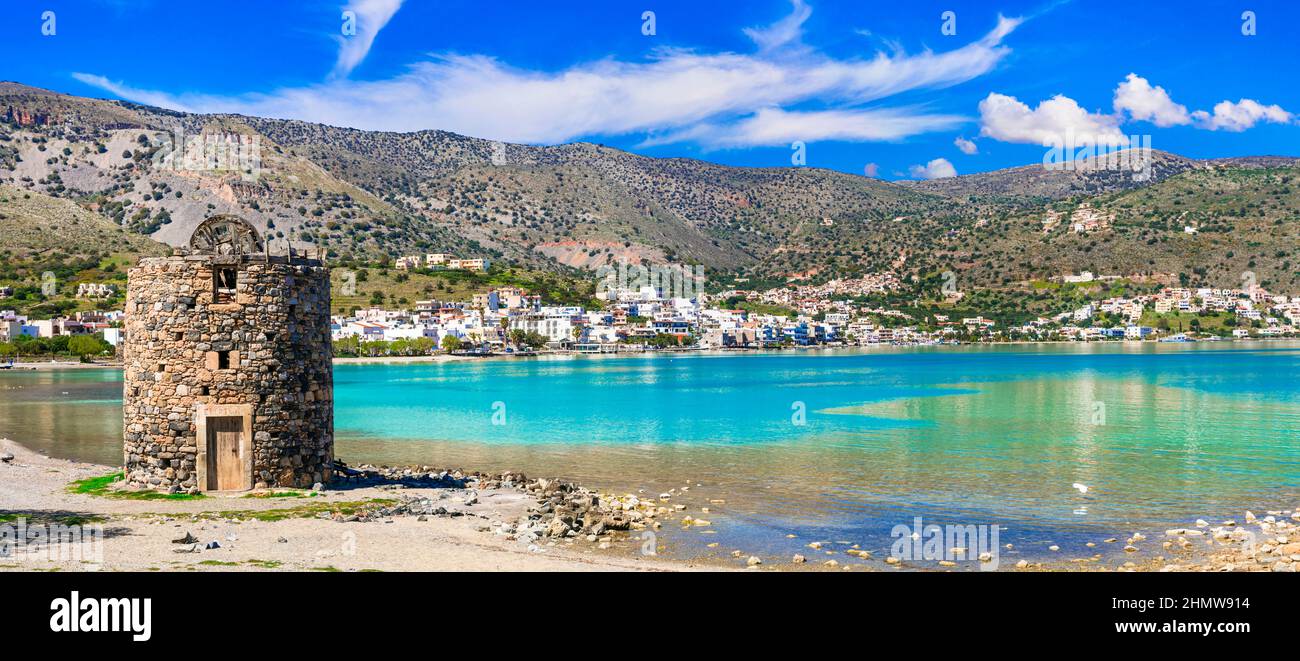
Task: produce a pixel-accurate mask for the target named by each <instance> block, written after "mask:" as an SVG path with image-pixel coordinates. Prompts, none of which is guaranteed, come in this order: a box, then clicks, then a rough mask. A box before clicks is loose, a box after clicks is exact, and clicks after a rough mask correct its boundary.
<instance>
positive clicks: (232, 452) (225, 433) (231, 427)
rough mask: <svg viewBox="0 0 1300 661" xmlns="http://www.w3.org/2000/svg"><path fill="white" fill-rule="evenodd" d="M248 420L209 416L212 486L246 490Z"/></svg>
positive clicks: (209, 485) (209, 463) (218, 488)
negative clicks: (242, 450) (244, 454)
mask: <svg viewBox="0 0 1300 661" xmlns="http://www.w3.org/2000/svg"><path fill="white" fill-rule="evenodd" d="M243 443H244V421H243V419H242V418H239V417H234V416H222V417H214V418H208V488H209V489H213V490H216V491H228V490H232V489H244V488H247V485H246V484H245V481H244V461H243V457H241V456H240V452H239V450H240V448H241V447H242V446H243Z"/></svg>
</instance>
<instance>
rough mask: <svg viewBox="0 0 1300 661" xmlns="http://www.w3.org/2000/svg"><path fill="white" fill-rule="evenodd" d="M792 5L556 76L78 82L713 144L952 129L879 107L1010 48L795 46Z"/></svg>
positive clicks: (458, 69) (460, 72)
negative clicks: (718, 48)
mask: <svg viewBox="0 0 1300 661" xmlns="http://www.w3.org/2000/svg"><path fill="white" fill-rule="evenodd" d="M375 1H376V2H378V0H375ZM360 4H362V3H361V2H358V3H357V5H360ZM388 4H389V5H392V4H395V3H392V2H390V3H388ZM792 4H793V10H792V12H791V14H790V15H788V16H786V17H784V18H783V19H781V20H779V21H777V22H776V23H774V24H772V25H771V26H768V27H766V28H750V29H749V30H747V34H749V35H750V37H751V38H752V39H753V40H754V41H755V43H756V44H758V46H759V48H758V50H757V52H755V53H732V52H719V53H704V52H699V51H695V50H684V49H665V50H659V51H656V52H655V54H654V55H653V57H652V58H651V59H649V60H648V61H641V62H625V61H619V60H615V59H605V60H600V61H596V62H588V63H582V64H577V65H574V66H571V67H569V68H567V69H563V70H560V71H538V70H530V69H521V68H517V67H513V66H511V65H509V64H507V63H504V62H502V61H500V60H498V59H496V58H494V57H491V56H488V55H438V56H433V57H431V58H430V59H428V60H426V61H422V62H418V63H415V64H413V65H411V66H410V67H409V68H408V69H407V71H405V72H403V73H402V74H400V75H398V76H395V77H393V78H390V79H386V80H372V81H357V80H340V79H330V80H327V81H324V82H322V83H319V84H316V85H311V86H306V87H297V88H285V89H279V90H274V91H270V92H264V93H250V94H245V95H239V96H213V95H202V94H182V95H169V94H166V93H163V92H157V91H149V90H140V89H136V88H133V87H131V86H129V85H127V84H124V83H120V82H111V81H108V80H107V79H105V78H104V77H103V76H100V75H93V74H79V75H78V80H81V81H83V82H86V83H88V84H92V85H96V86H98V87H100V88H102V89H105V90H108V91H109V92H112V93H113V94H115V95H118V96H121V97H123V98H127V99H130V100H134V101H140V102H142V103H150V104H152V105H157V106H161V107H165V108H174V109H181V110H189V111H197V112H232V113H243V114H249V115H258V116H264V117H278V118H289V119H301V120H306V121H313V122H320V123H324V124H331V125H337V126H349V127H355V128H361V129H373V130H392V131H411V130H419V129H429V128H439V129H445V130H449V131H455V132H458V133H463V134H467V135H472V136H476V137H483V138H490V139H495V140H504V141H511V142H525V143H541V144H550V143H557V142H564V141H569V140H573V139H579V138H584V137H591V136H620V135H629V134H630V135H637V134H641V135H644V136H646V138H647V140H648V141H650V142H655V143H664V142H671V141H685V140H692V141H699V142H701V143H702V144H706V145H711V146H715V147H720V146H731V147H743V146H753V145H767V144H775V143H779V142H787V143H788V142H789V141H790V140H793V139H801V140H819V139H840V140H857V141H868V140H893V139H898V138H903V137H907V136H909V135H915V134H918V133H922V132H926V131H934V130H943V129H946V128H950V127H952V126H954V125H955V124H956V123H957V122H959V121H960V118H958V117H955V116H952V115H941V114H929V113H926V112H925V111H924V110H920V109H918V108H917V107H916V106H908V107H894V108H888V107H880V106H881V105H882V104H886V103H887V102H888V100H889V98H890V97H893V96H895V95H898V94H901V93H903V92H908V91H913V90H924V89H940V88H944V87H948V86H952V85H956V84H959V83H962V82H966V81H969V80H972V79H974V78H977V77H979V76H981V75H983V74H985V73H987V72H989V71H991V70H992V69H993V68H994V67H995V66H997V64H998V63H999V62H1000V61H1002V60H1003V58H1005V57H1006V55H1007V54H1008V53H1009V52H1010V49H1009V48H1008V47H1007V46H1005V45H1004V44H1003V40H1004V39H1005V38H1006V36H1007V35H1009V34H1010V33H1011V32H1012V31H1014V30H1015V29H1016V27H1017V26H1018V25H1019V24H1020V19H1016V18H1006V17H1001V16H1000V17H998V21H997V24H996V26H995V27H994V28H993V29H992V30H991V31H990V32H988V33H987V34H985V35H983V36H982V37H980V38H979V39H977V40H976V41H973V42H970V43H967V44H966V45H964V46H961V47H958V48H955V49H953V50H949V51H945V52H933V51H930V50H925V51H921V52H919V53H915V54H908V53H905V52H902V51H901V50H895V51H893V52H890V53H884V52H878V53H876V54H875V55H874V56H872V57H868V58H832V57H829V56H827V55H824V54H822V53H819V52H817V51H815V50H813V49H810V48H808V47H807V46H805V45H803V43H802V37H801V34H802V25H803V23H804V21H806V20H807V18H808V15H809V13H810V12H811V9H810V8H809V7H808V6H807V5H806V4H805V3H804V2H803V0H795V1H794V2H793V3H792ZM394 11H395V9H394ZM389 16H391V14H389ZM376 31H377V29H376ZM360 36H361V35H360V30H359V32H358V37H360ZM371 40H372V41H373V36H372V37H371ZM366 48H367V49H368V46H367V47H366ZM359 52H360V55H361V57H364V51H359ZM346 61H347V62H351V61H353V58H352V56H349V58H348V59H347V60H346ZM356 61H359V59H358V60H356ZM344 63H345V59H344V53H342V52H341V53H340V64H344ZM343 68H344V69H346V67H343ZM866 104H873V107H872V108H864V106H865V105H866ZM707 131H716V135H713V136H709V135H707Z"/></svg>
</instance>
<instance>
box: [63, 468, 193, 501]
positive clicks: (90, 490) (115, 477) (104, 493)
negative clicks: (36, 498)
mask: <svg viewBox="0 0 1300 661" xmlns="http://www.w3.org/2000/svg"><path fill="white" fill-rule="evenodd" d="M125 477H126V475H125V474H124V473H123V472H122V471H116V472H113V473H109V474H108V475H101V476H100V477H88V478H86V479H84V480H77V481H76V482H73V483H72V484H69V485H68V493H74V494H82V495H86V496H98V497H100V498H118V499H121V500H202V499H203V497H204V496H203V494H201V493H194V494H190V493H161V492H158V491H125V490H120V489H113V488H112V486H113V484H114V483H116V482H119V481H121V480H122V479H123V478H125Z"/></svg>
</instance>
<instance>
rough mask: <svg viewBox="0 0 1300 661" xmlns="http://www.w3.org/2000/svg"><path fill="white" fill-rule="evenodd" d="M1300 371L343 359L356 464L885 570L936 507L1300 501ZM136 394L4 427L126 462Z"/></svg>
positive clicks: (1103, 507)
mask: <svg viewBox="0 0 1300 661" xmlns="http://www.w3.org/2000/svg"><path fill="white" fill-rule="evenodd" d="M1298 368H1300V348H1298V347H1297V345H1295V344H1283V343H1259V344H1237V343H1233V344H1228V343H1222V344H1196V345H1171V344H1160V345H1157V344H1151V343H1144V344H1118V343H1117V344H1092V345H1017V346H1000V347H959V348H954V347H942V348H930V347H927V348H898V349H878V350H864V351H824V352H800V353H765V354H760V353H750V354H722V355H709V354H691V355H682V354H676V355H672V356H636V357H572V358H558V359H519V360H510V361H481V362H454V363H421V364H402V365H339V366H337V367H336V368H335V396H336V419H335V424H336V435H337V437H338V440H339V442H338V447H337V454H338V455H339V456H341V457H344V458H346V459H348V460H350V461H353V462H357V461H371V462H387V463H406V462H419V463H428V464H434V465H445V466H464V467H468V468H473V469H481V470H497V469H517V470H523V471H524V472H526V473H529V474H536V475H559V476H563V477H567V478H571V479H574V480H577V481H579V482H582V483H584V484H589V485H592V486H598V487H602V488H617V489H619V490H621V491H635V490H637V489H644V490H645V493H647V494H651V495H654V494H657V493H659V492H660V491H665V490H667V489H668V488H671V487H679V488H680V487H681V486H683V485H685V484H690V485H699V486H693V487H692V491H691V492H690V500H693V501H694V502H693V508H692V509H693V511H695V512H696V513H697V515H698V510H695V507H696V506H698V505H701V504H703V505H708V503H706V502H703V501H705V500H708V499H725V500H726V501H727V502H726V504H715V505H712V506H711V509H713V510H714V511H713V512H711V513H710V514H708V515H704V516H706V517H707V518H708V519H709V520H710V521H712V522H713V524H714V525H712V526H710V529H712V530H716V531H717V534H716V535H705V534H699V533H698V532H695V531H692V532H691V533H682V534H677V535H673V545H674V546H675V547H677V548H679V549H680V550H683V551H686V552H689V553H709V552H721V551H723V550H729V549H731V548H743V549H745V550H746V552H747V553H749V552H756V553H757V552H766V553H786V554H788V553H791V552H793V551H796V550H799V549H800V548H802V546H803V544H805V543H806V542H807V541H808V540H810V539H822V540H842V541H848V542H852V543H859V544H862V546H863V548H867V549H871V550H874V551H876V552H877V556H878V557H879V556H881V555H883V554H884V552H885V551H887V550H888V548H889V547H890V545H891V543H892V542H893V539H892V538H891V537H890V531H891V529H892V528H893V526H895V525H897V524H907V525H911V524H912V523H913V521H914V517H917V516H920V517H922V518H923V520H924V522H925V523H926V524H929V523H937V524H945V523H956V524H975V525H978V524H989V525H992V524H998V525H1000V526H1003V527H1004V529H1003V530H1002V531H1001V534H1000V538H1001V539H1000V541H1001V543H1008V542H1012V543H1015V545H1016V547H1017V550H1016V551H1015V552H1013V555H1014V554H1019V553H1024V554H1026V555H1034V554H1035V553H1045V551H1044V549H1045V548H1046V546H1047V545H1048V544H1050V543H1055V544H1058V545H1060V546H1061V547H1062V553H1063V554H1064V555H1067V556H1068V555H1069V554H1071V553H1073V554H1074V555H1084V554H1088V555H1090V554H1091V553H1092V551H1090V550H1089V551H1085V547H1084V546H1083V543H1084V542H1085V541H1099V539H1100V538H1101V537H1109V536H1112V535H1115V534H1118V535H1121V536H1122V535H1125V534H1129V533H1131V532H1133V531H1136V530H1145V531H1149V530H1159V529H1162V527H1163V526H1167V525H1170V524H1175V523H1178V524H1180V525H1187V524H1190V523H1191V522H1192V521H1194V520H1195V519H1196V518H1198V517H1205V518H1213V517H1218V518H1223V517H1229V516H1236V517H1240V516H1241V513H1242V510H1243V509H1245V508H1255V509H1256V510H1259V509H1267V508H1276V507H1283V506H1285V507H1293V506H1295V505H1296V504H1297V500H1300V499H1298V498H1297V496H1298V495H1300V442H1298V441H1300V379H1297V378H1296V375H1297V374H1300V369H1298ZM120 388H121V382H120V375H118V374H117V373H116V372H114V371H108V370H102V371H101V370H68V371H59V372H25V373H24V372H20V373H12V374H3V375H0V434H3V435H5V436H9V437H12V438H15V439H19V440H22V441H23V442H25V443H28V444H30V445H33V446H36V447H38V448H41V449H44V450H47V451H49V452H50V453H52V454H55V455H59V456H71V457H76V458H82V459H87V460H93V461H101V462H105V463H118V462H119V461H120V426H121V423H120V415H121V414H120V395H121V393H120ZM1074 483H1081V484H1084V485H1087V486H1088V487H1089V490H1088V492H1087V494H1080V493H1079V492H1078V491H1077V490H1075V489H1074V488H1072V486H1071V485H1072V484H1074ZM787 534H796V535H797V536H798V537H797V538H795V539H787V538H786V535H787ZM712 541H719V542H721V543H722V545H723V548H722V549H719V550H718V551H707V550H706V548H705V546H704V545H705V544H706V543H708V542H712ZM805 552H806V550H805ZM837 557H839V558H841V559H843V556H837ZM1003 561H1004V562H1005V561H1006V556H1005V555H1004V560H1003Z"/></svg>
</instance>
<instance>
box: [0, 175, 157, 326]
mask: <svg viewBox="0 0 1300 661" xmlns="http://www.w3.org/2000/svg"><path fill="white" fill-rule="evenodd" d="M169 252H170V249H169V248H168V247H167V246H165V245H163V244H161V243H158V242H156V241H153V240H152V239H149V238H148V237H145V236H141V235H139V234H136V233H134V232H130V231H128V230H125V229H123V228H121V227H119V226H118V225H116V224H115V223H113V222H112V221H110V220H108V219H106V218H103V217H101V216H99V215H97V214H94V213H91V212H89V211H87V210H85V209H82V208H81V207H79V206H77V205H76V204H74V203H72V202H70V201H68V200H63V199H58V198H53V197H49V196H47V195H42V194H40V193H33V192H30V191H25V190H20V189H18V188H14V187H12V186H5V185H0V285H4V286H7V287H12V288H14V289H15V296H14V297H13V298H6V299H4V300H2V301H0V307H2V308H5V309H17V310H18V311H19V312H20V313H26V312H33V313H37V314H41V313H53V312H60V311H69V310H77V309H94V308H97V307H99V308H111V307H120V299H121V298H122V297H121V296H120V295H118V296H113V297H110V298H107V299H104V300H100V301H91V300H86V299H81V300H77V299H76V298H75V296H76V291H77V285H78V284H80V283H83V282H87V283H107V284H115V285H117V287H118V290H119V294H121V293H124V292H125V284H126V268H127V267H129V266H130V265H132V264H134V263H135V260H136V259H138V258H139V257H143V256H156V255H166V254H168V253H169ZM46 273H50V274H52V275H53V277H54V280H53V283H54V287H55V289H56V293H55V294H54V295H53V296H45V295H43V294H42V293H41V291H42V289H41V287H42V285H43V284H44V282H45V281H46V280H45V278H46V276H45V274H46Z"/></svg>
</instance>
